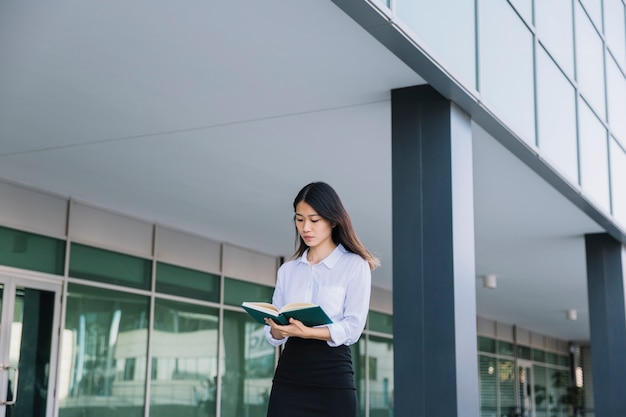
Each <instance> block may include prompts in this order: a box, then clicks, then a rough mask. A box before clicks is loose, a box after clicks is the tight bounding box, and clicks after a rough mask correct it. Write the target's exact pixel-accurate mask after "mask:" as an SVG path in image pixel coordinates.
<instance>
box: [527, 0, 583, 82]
mask: <svg viewBox="0 0 626 417" xmlns="http://www.w3.org/2000/svg"><path fill="white" fill-rule="evenodd" d="M572 23H573V18H572V2H571V0H550V1H536V2H535V26H536V27H537V35H538V37H539V40H540V41H541V43H542V44H543V45H544V47H545V48H546V49H547V50H548V52H549V53H550V55H552V57H554V60H555V61H556V62H557V63H558V64H559V66H560V67H561V68H562V69H563V71H565V72H566V73H567V75H569V76H573V74H574V30H573V27H572ZM539 90H541V88H539Z"/></svg>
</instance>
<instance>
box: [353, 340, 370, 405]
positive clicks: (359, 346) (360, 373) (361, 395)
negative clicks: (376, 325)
mask: <svg viewBox="0 0 626 417" xmlns="http://www.w3.org/2000/svg"><path fill="white" fill-rule="evenodd" d="M365 352H366V349H365V335H364V336H363V337H361V338H360V339H359V341H358V342H357V343H355V344H353V345H351V346H350V354H351V355H352V368H353V369H354V384H355V385H356V393H357V399H358V400H359V417H364V416H365V406H366V402H365V393H366V392H367V370H366V365H365Z"/></svg>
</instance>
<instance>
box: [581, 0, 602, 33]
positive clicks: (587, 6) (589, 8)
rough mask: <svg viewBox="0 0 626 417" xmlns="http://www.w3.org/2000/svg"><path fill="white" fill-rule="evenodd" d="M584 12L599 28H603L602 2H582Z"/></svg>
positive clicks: (584, 0) (583, 0) (586, 0)
mask: <svg viewBox="0 0 626 417" xmlns="http://www.w3.org/2000/svg"><path fill="white" fill-rule="evenodd" d="M580 2H581V3H582V5H583V6H584V10H585V11H586V12H587V14H589V17H590V18H591V20H592V21H593V23H594V24H595V25H596V27H597V28H601V27H602V1H600V0H580Z"/></svg>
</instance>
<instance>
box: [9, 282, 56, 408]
mask: <svg viewBox="0 0 626 417" xmlns="http://www.w3.org/2000/svg"><path fill="white" fill-rule="evenodd" d="M0 291H1V290H0ZM0 294H1V292H0ZM0 311H1V306H0ZM25 312H28V314H25ZM53 312H54V293H52V292H48V291H41V290H36V289H31V288H20V287H18V288H17V289H16V291H15V303H14V307H13V322H12V323H11V335H10V344H9V363H8V365H9V366H11V367H13V369H19V375H18V374H17V373H15V372H14V371H8V372H7V375H8V376H9V377H8V380H7V382H8V388H7V401H11V400H13V399H15V400H16V402H15V404H14V405H11V406H8V407H6V408H4V409H5V410H6V415H7V416H9V417H12V416H13V417H21V416H24V417H44V416H45V415H46V407H47V402H48V380H49V371H50V354H51V347H52V317H53ZM18 377H19V384H18V383H17V382H16V379H18ZM16 384H17V393H16V392H15V387H16Z"/></svg>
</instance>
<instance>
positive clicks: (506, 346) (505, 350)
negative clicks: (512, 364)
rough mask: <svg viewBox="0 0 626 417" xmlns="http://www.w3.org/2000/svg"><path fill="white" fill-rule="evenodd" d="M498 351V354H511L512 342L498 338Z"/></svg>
mask: <svg viewBox="0 0 626 417" xmlns="http://www.w3.org/2000/svg"><path fill="white" fill-rule="evenodd" d="M498 353H499V354H500V355H506V356H513V343H510V342H505V341H503V340H498Z"/></svg>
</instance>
